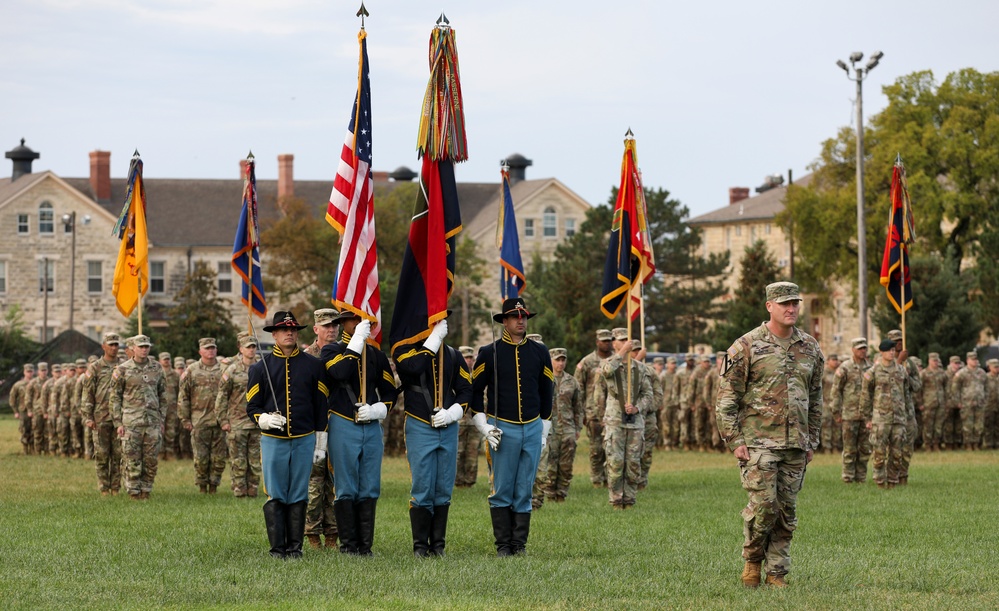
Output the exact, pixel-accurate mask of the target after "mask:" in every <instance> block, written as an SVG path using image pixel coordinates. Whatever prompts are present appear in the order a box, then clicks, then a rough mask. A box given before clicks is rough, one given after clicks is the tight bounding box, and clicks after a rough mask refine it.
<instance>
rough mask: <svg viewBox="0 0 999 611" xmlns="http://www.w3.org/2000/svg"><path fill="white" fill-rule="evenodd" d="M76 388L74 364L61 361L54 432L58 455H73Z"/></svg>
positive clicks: (56, 393) (56, 391)
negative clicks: (57, 440) (56, 439)
mask: <svg viewBox="0 0 999 611" xmlns="http://www.w3.org/2000/svg"><path fill="white" fill-rule="evenodd" d="M75 389H76V364H75V363H63V364H62V377H61V378H59V384H58V385H57V387H56V390H55V395H56V411H57V413H56V433H57V437H58V439H59V455H60V456H65V457H67V458H69V457H70V456H72V455H73V391H74V390H75Z"/></svg>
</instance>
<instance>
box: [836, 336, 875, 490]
mask: <svg viewBox="0 0 999 611" xmlns="http://www.w3.org/2000/svg"><path fill="white" fill-rule="evenodd" d="M852 345H853V358H852V359H850V360H849V361H847V362H845V363H843V364H842V365H840V366H839V369H837V370H836V378H835V380H834V382H833V383H834V384H835V386H834V388H833V393H832V397H833V409H832V412H833V418H836V417H838V418H839V419H840V420H841V421H842V423H843V476H842V477H843V481H844V482H846V483H847V484H852V483H854V482H856V483H858V484H862V483H864V481H866V480H867V462H868V461H869V460H870V459H871V436H870V435H869V434H868V432H867V427H866V421H865V419H864V414H863V411H862V410H861V405H860V397H861V391H862V390H863V385H864V377H863V376H864V372H865V371H867V369H868V368H869V367H870V366H871V362H870V361H868V360H867V339H866V338H864V337H855V338H853V341H852Z"/></svg>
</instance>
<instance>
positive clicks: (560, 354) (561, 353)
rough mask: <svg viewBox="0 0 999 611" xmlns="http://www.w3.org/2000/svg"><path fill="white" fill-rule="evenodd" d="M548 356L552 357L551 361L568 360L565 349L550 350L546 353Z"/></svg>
mask: <svg viewBox="0 0 999 611" xmlns="http://www.w3.org/2000/svg"><path fill="white" fill-rule="evenodd" d="M548 354H550V355H552V360H553V361H555V360H558V359H564V358H568V356H567V352H566V350H565V348H552V349H551V350H549V351H548Z"/></svg>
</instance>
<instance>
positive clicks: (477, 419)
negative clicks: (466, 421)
mask: <svg viewBox="0 0 999 611" xmlns="http://www.w3.org/2000/svg"><path fill="white" fill-rule="evenodd" d="M472 424H474V425H475V428H477V429H479V432H480V433H482V436H483V437H485V438H486V442H487V443H489V447H490V448H492V449H493V450H496V449H498V448H499V444H500V439H501V438H502V437H503V431H501V430H500V429H499V428H498V427H495V426H493V425H491V424H489V423H488V422H486V415H485V414H475V415H474V416H472Z"/></svg>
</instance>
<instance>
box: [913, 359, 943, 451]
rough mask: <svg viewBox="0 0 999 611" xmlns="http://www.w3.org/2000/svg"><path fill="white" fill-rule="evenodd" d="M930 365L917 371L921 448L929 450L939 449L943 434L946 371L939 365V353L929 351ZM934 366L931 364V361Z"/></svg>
mask: <svg viewBox="0 0 999 611" xmlns="http://www.w3.org/2000/svg"><path fill="white" fill-rule="evenodd" d="M929 360H930V363H931V366H930V367H927V368H926V369H924V370H922V371H921V372H920V373H919V378H920V381H921V382H922V391H921V392H922V395H923V448H925V449H926V450H929V451H931V452H932V451H936V450H939V449H940V441H941V435H942V434H943V420H944V415H945V414H946V411H947V383H948V381H949V378H948V377H947V372H946V371H944V369H943V368H942V367H940V355H939V354H937V353H936V352H931V353H930V357H929ZM934 361H935V362H936V363H937V366H936V367H933V366H932V363H933V362H934Z"/></svg>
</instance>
